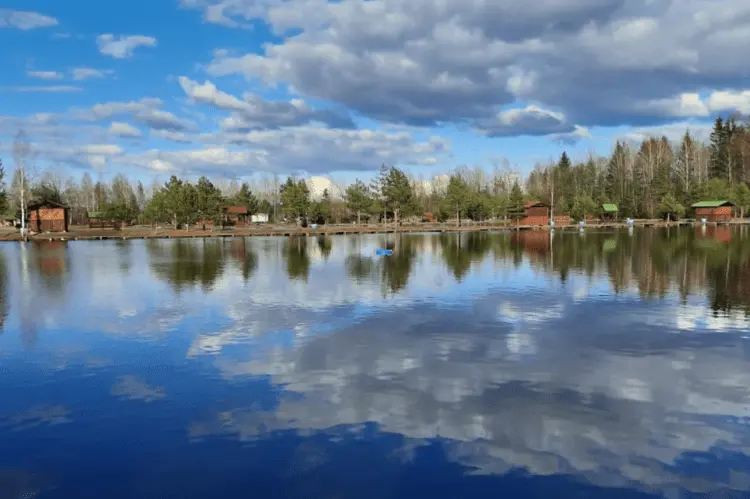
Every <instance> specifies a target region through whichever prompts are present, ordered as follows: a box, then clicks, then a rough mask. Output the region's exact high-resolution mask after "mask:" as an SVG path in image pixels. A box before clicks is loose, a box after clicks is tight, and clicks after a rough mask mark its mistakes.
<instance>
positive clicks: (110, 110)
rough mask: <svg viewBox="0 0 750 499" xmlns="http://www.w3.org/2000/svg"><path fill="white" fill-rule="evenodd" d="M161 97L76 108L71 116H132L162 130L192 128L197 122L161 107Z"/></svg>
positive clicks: (95, 118)
mask: <svg viewBox="0 0 750 499" xmlns="http://www.w3.org/2000/svg"><path fill="white" fill-rule="evenodd" d="M161 105H162V101H161V100H160V99H153V98H143V99H141V100H138V101H130V102H106V103H102V104H96V105H94V106H91V107H90V108H86V109H74V110H72V112H71V117H72V118H73V119H75V120H80V121H101V120H106V119H110V118H115V117H118V116H130V117H132V119H133V120H134V121H136V122H138V123H141V124H143V125H146V126H148V127H150V128H155V129H160V130H172V131H181V130H190V129H193V128H195V124H194V123H192V122H191V121H189V120H186V119H184V118H179V117H177V116H175V115H174V114H173V113H171V112H169V111H164V110H163V109H159V106H161Z"/></svg>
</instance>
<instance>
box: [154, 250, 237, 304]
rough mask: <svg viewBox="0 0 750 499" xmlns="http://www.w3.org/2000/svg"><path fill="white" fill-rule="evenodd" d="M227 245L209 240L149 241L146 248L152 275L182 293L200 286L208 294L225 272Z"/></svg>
mask: <svg viewBox="0 0 750 499" xmlns="http://www.w3.org/2000/svg"><path fill="white" fill-rule="evenodd" d="M223 244H224V243H223V241H221V240H218V239H209V238H206V239H201V240H199V241H195V240H190V239H174V240H172V241H156V240H148V241H147V242H146V248H147V251H148V253H149V258H150V260H151V265H150V267H151V270H152V272H153V273H154V274H155V275H156V276H157V277H158V278H160V279H163V280H165V281H167V282H168V283H169V284H170V285H171V286H172V288H173V289H174V291H175V292H176V293H180V292H181V291H183V290H185V289H188V288H191V287H193V286H196V285H200V287H201V289H203V290H204V291H210V290H211V289H213V286H214V284H215V283H216V280H217V279H218V278H219V277H221V275H222V274H223V271H224V247H223Z"/></svg>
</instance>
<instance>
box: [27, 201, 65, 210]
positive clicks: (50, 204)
mask: <svg viewBox="0 0 750 499" xmlns="http://www.w3.org/2000/svg"><path fill="white" fill-rule="evenodd" d="M26 208H27V209H28V210H32V211H33V210H38V209H39V208H62V209H67V208H68V207H67V206H66V205H64V204H60V203H56V202H54V201H34V202H31V203H29V204H28V205H27V206H26Z"/></svg>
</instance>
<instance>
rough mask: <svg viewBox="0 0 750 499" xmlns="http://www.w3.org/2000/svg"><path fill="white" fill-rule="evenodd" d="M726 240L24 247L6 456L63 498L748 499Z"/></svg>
mask: <svg viewBox="0 0 750 499" xmlns="http://www.w3.org/2000/svg"><path fill="white" fill-rule="evenodd" d="M721 236H722V237H721V238H714V237H713V234H707V233H704V232H702V231H700V230H698V231H694V230H693V229H682V230H681V231H671V232H669V233H668V232H667V231H643V230H642V231H638V232H635V233H629V232H627V231H622V232H611V233H598V234H597V233H585V234H584V235H580V234H578V233H572V234H555V235H554V236H553V237H551V238H550V235H549V234H547V233H542V232H538V233H519V234H480V233H476V234H464V235H462V236H461V237H458V236H456V235H455V234H438V235H409V236H394V235H387V236H386V235H377V236H360V237H312V238H292V239H282V238H278V239H274V238H268V239H260V238H259V239H253V238H248V239H244V238H237V239H226V240H219V239H215V240H150V241H116V242H115V241H102V242H69V243H58V244H53V245H47V244H26V245H21V244H13V245H10V244H9V245H5V246H2V251H1V252H0V312H2V314H0V317H1V318H2V319H1V320H2V321H3V323H2V335H0V362H1V364H0V365H1V366H2V367H0V375H1V376H0V397H2V399H3V400H5V401H7V402H6V403H5V405H4V406H3V410H2V411H0V445H3V447H4V448H7V449H8V452H4V453H3V454H2V456H0V469H23V470H29V473H44V474H45V475H51V476H54V483H55V488H54V489H52V490H49V491H45V492H44V493H45V494H47V495H44V496H43V497H53V498H54V497H70V495H63V494H78V495H75V497H89V496H90V497H96V494H110V496H111V497H136V496H137V497H152V496H153V497H156V496H160V497H163V496H164V494H165V493H168V494H172V496H174V497H196V498H197V497H214V496H215V495H211V494H217V493H219V492H221V493H223V494H225V495H226V497H233V495H232V494H246V493H247V492H248V490H253V491H255V492H256V493H257V494H258V495H259V496H262V497H264V496H271V495H274V494H273V493H272V492H271V491H273V490H279V489H278V487H281V488H282V489H283V490H284V491H285V493H286V494H287V496H288V497H303V496H304V497H406V496H408V495H409V493H410V491H411V492H414V490H420V495H422V494H423V493H427V492H428V491H429V492H430V493H431V494H432V495H433V496H434V497H484V496H487V497H490V496H493V497H495V496H496V495H497V492H498V490H505V491H507V492H508V493H507V495H509V496H510V497H549V495H550V494H551V493H552V494H553V495H557V494H560V493H562V492H563V491H567V492H566V493H567V494H568V495H576V494H583V495H590V496H593V497H597V496H602V497H615V496H616V495H617V494H620V495H621V496H622V497H641V496H644V497H645V496H646V495H652V494H653V495H656V496H666V497H682V496H686V494H687V495H688V496H689V494H691V493H695V494H698V493H712V494H719V493H720V494H723V496H726V497H732V496H734V495H736V496H738V497H740V496H744V495H745V494H747V493H750V474H749V473H748V471H747V470H748V469H750V459H749V458H748V456H749V455H750V447H749V446H750V389H748V387H749V386H750V369H748V360H749V359H750V340H748V339H747V334H748V325H749V322H748V318H747V310H748V308H750V299H749V297H750V294H749V293H748V290H747V289H746V287H747V286H746V285H740V284H737V283H736V282H735V279H727V278H726V276H727V273H728V274H729V275H730V276H732V277H736V278H737V279H740V278H747V277H750V252H749V251H748V249H747V248H748V243H750V241H748V239H749V237H750V234H748V233H747V232H746V231H745V230H737V231H734V232H732V233H731V234H730V236H731V237H730V238H729V240H727V237H726V234H722V235H721ZM386 245H388V246H391V247H393V248H394V255H393V256H392V257H377V256H375V249H376V248H378V247H383V246H386ZM745 282H750V281H748V280H746V281H745ZM62 423H64V424H62ZM21 430H22V431H21ZM71 446H75V447H76V448H77V449H80V450H81V452H82V453H81V452H77V453H76V455H75V456H73V455H71ZM87 452H88V454H87ZM264 456H265V457H264ZM274 459H275V460H274ZM94 460H95V461H96V462H93V461H94ZM157 463H158V464H157ZM151 465H153V466H154V467H152V468H149V466H151ZM79 468H81V469H83V468H88V469H93V470H95V471H96V475H95V478H92V477H91V474H88V475H84V474H83V473H82V472H81V470H80V469H79ZM156 469H159V470H160V471H159V472H157V471H155V470H156ZM0 476H2V475H1V474H0ZM13 476H15V475H13ZM87 477H88V478H87ZM389 480H390V481H389ZM118 484H119V486H118ZM417 485H419V487H421V488H419V489H413V488H412V487H416V486H417ZM498 487H500V488H501V489H498ZM264 491H265V492H264ZM376 492H379V493H381V495H378V494H377V493H376ZM87 494H89V495H87ZM133 494H140V495H135V496H134V495H133ZM275 496H276V497H278V494H276V495H275ZM723 496H722V497H723ZM0 497H2V496H0ZM169 497H171V496H169Z"/></svg>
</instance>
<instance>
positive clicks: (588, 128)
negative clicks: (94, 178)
mask: <svg viewBox="0 0 750 499" xmlns="http://www.w3.org/2000/svg"><path fill="white" fill-rule="evenodd" d="M721 12H733V13H734V15H733V16H724V15H722V14H721ZM745 12H747V13H749V14H750V7H747V5H746V4H745V2H742V1H739V0H719V1H718V2H711V3H709V2H706V1H704V0H688V1H685V2H677V1H664V2H660V3H659V4H654V3H653V2H647V1H646V0H634V1H633V2H628V5H627V8H625V6H623V5H622V2H618V1H616V0H603V1H602V2H589V1H585V2H575V1H573V0H559V1H558V2H555V3H553V4H550V3H545V2H542V1H541V0H532V1H530V2H527V3H525V4H524V5H520V6H519V5H517V4H514V3H513V2H510V1H505V0H500V1H498V2H495V3H492V5H485V3H482V2H463V1H459V0H449V1H447V2H444V3H442V4H437V3H434V2H430V1H428V0H416V1H412V2H406V1H405V0H370V1H367V2H365V1H362V0H346V1H344V2H328V1H326V0H169V1H165V2H158V3H153V2H146V1H145V0H135V1H131V2H122V1H119V0H117V1H113V2H107V3H101V2H93V1H90V0H82V1H79V2H76V3H75V4H69V3H61V2H57V1H51V0H44V1H42V0H32V1H26V2H23V3H21V2H15V3H12V4H11V5H9V6H6V7H4V8H2V9H0V43H1V44H2V45H3V46H5V47H12V48H13V49H12V50H4V51H3V52H2V53H1V54H0V62H1V63H2V67H3V68H4V70H3V72H2V73H0V95H1V96H2V101H3V103H4V106H3V108H2V109H1V110H0V157H2V158H4V159H5V162H6V165H8V164H11V163H12V159H11V156H12V155H11V154H10V150H11V147H12V143H13V140H14V137H15V135H16V134H17V133H18V131H19V130H21V129H23V130H24V131H25V133H26V135H27V137H28V140H29V142H31V144H32V149H33V150H34V151H35V156H34V160H35V162H36V163H37V165H38V166H39V168H48V167H54V168H62V169H65V170H66V171H70V172H75V173H80V172H82V171H84V170H89V171H92V172H104V173H105V174H109V173H113V172H116V171H124V172H127V173H129V174H130V175H132V176H134V177H139V178H148V177H153V176H164V175H168V174H170V173H182V174H191V175H197V174H208V175H210V176H228V177H245V176H249V175H253V174H273V173H276V174H280V175H286V174H289V173H303V174H308V175H326V174H333V175H335V176H336V177H337V178H344V179H350V178H353V177H354V176H360V177H363V176H364V177H366V176H367V175H368V172H371V171H373V170H376V169H377V168H378V167H379V166H380V164H381V163H383V162H385V163H389V164H396V165H399V166H402V167H404V168H406V169H408V170H410V171H412V172H414V173H415V174H421V175H423V176H425V177H430V176H431V175H435V174H438V173H443V172H446V171H449V170H451V169H453V168H455V167H456V166H459V165H462V164H468V165H472V166H480V167H484V168H488V169H489V168H492V166H493V165H494V164H498V163H502V160H503V159H507V160H508V162H509V163H510V164H511V166H513V167H515V168H519V169H520V170H521V171H522V172H526V171H528V170H529V169H530V168H532V167H533V165H534V164H535V163H536V162H545V161H548V160H550V159H553V158H557V157H559V155H560V154H561V153H562V151H563V150H566V151H568V152H569V154H570V155H571V156H573V157H574V158H580V159H584V158H585V157H586V156H587V154H589V152H597V153H601V154H606V153H608V152H609V150H610V148H611V146H612V143H613V141H614V140H617V139H627V140H638V139H639V138H641V137H643V136H644V135H651V134H657V135H660V134H666V135H667V136H668V137H670V138H675V139H676V138H678V137H680V136H681V135H682V133H684V131H685V130H686V129H687V128H690V129H691V130H692V131H693V132H694V133H695V134H697V135H699V136H703V137H705V135H706V133H707V130H708V128H709V127H710V123H711V121H712V120H713V118H714V117H715V116H716V115H728V114H730V113H734V112H739V113H741V114H745V115H747V114H750V90H748V89H747V88H746V87H747V81H748V80H747V70H746V61H744V62H743V59H742V58H741V57H739V55H736V54H737V53H738V52H739V51H738V49H739V48H740V47H743V46H747V43H748V42H750V35H748V30H747V27H748V22H747V21H743V19H747V17H746V16H744V15H743V13H745ZM654 47H658V49H654ZM732 49H733V50H732Z"/></svg>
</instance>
